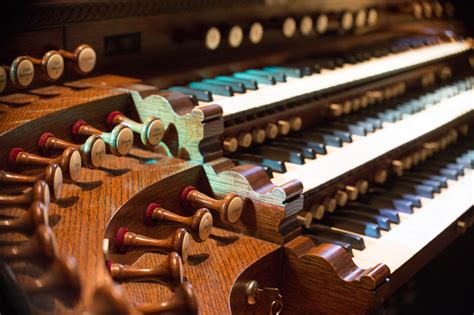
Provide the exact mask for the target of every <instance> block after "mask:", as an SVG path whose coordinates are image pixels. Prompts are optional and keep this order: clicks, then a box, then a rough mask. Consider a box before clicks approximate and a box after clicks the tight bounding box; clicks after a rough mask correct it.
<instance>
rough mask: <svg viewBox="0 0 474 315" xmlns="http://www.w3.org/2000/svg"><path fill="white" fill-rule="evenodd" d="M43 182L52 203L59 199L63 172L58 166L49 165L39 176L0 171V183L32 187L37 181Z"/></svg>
mask: <svg viewBox="0 0 474 315" xmlns="http://www.w3.org/2000/svg"><path fill="white" fill-rule="evenodd" d="M40 179H42V180H44V181H45V182H46V183H47V184H48V187H49V191H50V192H53V193H52V194H51V199H52V200H53V201H54V200H56V199H59V198H60V197H61V193H62V186H63V172H62V170H61V168H60V167H59V165H58V164H55V163H53V164H49V165H48V166H47V167H46V168H45V169H44V171H43V172H41V174H39V175H23V174H16V173H10V172H5V171H0V183H5V184H15V185H25V184H26V185H31V186H32V185H34V184H35V183H36V182H37V181H38V180H40Z"/></svg>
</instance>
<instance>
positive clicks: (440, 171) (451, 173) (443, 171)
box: [416, 165, 459, 180]
mask: <svg viewBox="0 0 474 315" xmlns="http://www.w3.org/2000/svg"><path fill="white" fill-rule="evenodd" d="M418 170H420V171H425V172H433V173H434V174H436V175H443V176H446V177H447V178H449V179H452V180H457V179H458V177H459V173H458V171H456V170H453V169H449V168H437V167H434V166H429V165H420V166H417V167H416V171H418Z"/></svg>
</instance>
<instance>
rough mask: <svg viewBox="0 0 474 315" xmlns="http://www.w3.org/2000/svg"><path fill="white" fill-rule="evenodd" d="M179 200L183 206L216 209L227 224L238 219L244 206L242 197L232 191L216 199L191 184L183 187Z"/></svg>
mask: <svg viewBox="0 0 474 315" xmlns="http://www.w3.org/2000/svg"><path fill="white" fill-rule="evenodd" d="M181 201H182V202H183V205H184V206H193V207H204V208H208V209H212V210H215V211H218V212H219V214H220V219H221V221H222V222H225V223H229V224H231V223H235V222H237V221H238V220H239V218H240V216H241V215H242V210H243V207H244V202H243V200H242V198H240V197H239V196H238V195H236V194H234V193H230V194H227V195H225V196H224V199H222V200H217V199H214V198H212V197H209V196H208V195H206V194H203V193H202V192H200V191H199V190H197V189H196V188H195V187H193V186H187V187H185V188H184V189H183V191H182V192H181Z"/></svg>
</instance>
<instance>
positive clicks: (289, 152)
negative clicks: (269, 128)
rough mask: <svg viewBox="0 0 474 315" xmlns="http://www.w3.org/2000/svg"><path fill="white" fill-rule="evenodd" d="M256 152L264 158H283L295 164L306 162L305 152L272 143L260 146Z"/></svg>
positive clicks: (282, 159)
mask: <svg viewBox="0 0 474 315" xmlns="http://www.w3.org/2000/svg"><path fill="white" fill-rule="evenodd" d="M253 150H255V152H256V153H258V154H261V155H262V156H263V157H264V158H267V159H272V160H281V161H285V162H290V163H294V164H300V165H301V164H304V157H303V153H301V151H300V150H294V149H283V148H278V147H272V146H270V145H262V146H258V147H256V148H255V149H253Z"/></svg>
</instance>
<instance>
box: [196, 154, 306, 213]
mask: <svg viewBox="0 0 474 315" xmlns="http://www.w3.org/2000/svg"><path fill="white" fill-rule="evenodd" d="M203 167H204V170H205V171H206V174H207V176H208V178H209V180H210V182H211V186H212V187H213V190H214V192H215V193H216V194H218V195H220V194H226V193H229V192H231V190H233V192H235V193H237V194H238V195H240V196H242V197H247V198H251V199H256V200H259V201H262V202H266V203H269V204H273V205H284V204H285V203H288V202H290V200H291V199H293V198H297V197H298V196H299V194H300V193H301V192H302V191H303V184H302V183H301V182H300V181H298V180H291V181H289V182H288V183H285V184H284V185H282V186H277V185H275V184H273V183H272V182H271V180H270V178H269V177H268V175H267V173H266V172H265V170H264V169H263V168H262V167H260V166H255V165H235V164H234V162H232V161H231V160H229V159H227V158H220V159H217V160H214V161H211V162H208V163H205V164H204V165H203ZM226 191H227V192H226Z"/></svg>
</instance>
